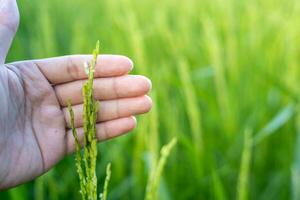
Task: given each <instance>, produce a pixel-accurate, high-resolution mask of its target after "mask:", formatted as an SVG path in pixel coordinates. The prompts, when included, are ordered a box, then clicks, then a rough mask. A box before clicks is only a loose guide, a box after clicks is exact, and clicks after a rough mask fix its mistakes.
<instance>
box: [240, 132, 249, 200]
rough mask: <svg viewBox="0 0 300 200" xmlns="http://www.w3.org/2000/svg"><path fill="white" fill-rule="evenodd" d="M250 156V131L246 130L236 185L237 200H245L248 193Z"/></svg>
mask: <svg viewBox="0 0 300 200" xmlns="http://www.w3.org/2000/svg"><path fill="white" fill-rule="evenodd" d="M251 155H252V131H251V130H249V129H246V131H245V138H244V148H243V153H242V160H241V166H240V172H239V177H238V183H237V200H247V199H248V191H249V173H250V162H251Z"/></svg>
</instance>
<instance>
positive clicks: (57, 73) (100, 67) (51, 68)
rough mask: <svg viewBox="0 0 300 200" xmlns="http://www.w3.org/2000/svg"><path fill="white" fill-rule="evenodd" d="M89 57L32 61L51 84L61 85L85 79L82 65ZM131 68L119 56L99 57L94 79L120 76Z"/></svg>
mask: <svg viewBox="0 0 300 200" xmlns="http://www.w3.org/2000/svg"><path fill="white" fill-rule="evenodd" d="M91 59H92V56H91V55H71V56H63V57H57V58H49V59H42V60H36V61H34V63H35V64H37V66H38V67H39V68H40V70H41V71H42V73H43V74H44V76H45V77H46V78H47V79H48V80H49V82H50V83H52V84H61V83H67V82H71V81H76V80H80V79H85V78H87V76H86V74H85V71H84V63H85V62H89V61H91ZM132 68H133V63H132V61H131V60H130V59H129V58H127V57H125V56H119V55H100V56H98V59H97V64H96V67H95V78H99V77H113V76H121V75H124V74H126V73H128V72H129V71H130V70H132Z"/></svg>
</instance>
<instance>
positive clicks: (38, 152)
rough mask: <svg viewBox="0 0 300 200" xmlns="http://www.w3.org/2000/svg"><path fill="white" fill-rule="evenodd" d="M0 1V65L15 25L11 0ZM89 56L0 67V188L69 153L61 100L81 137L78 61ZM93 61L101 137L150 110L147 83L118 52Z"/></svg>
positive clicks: (21, 180) (70, 147) (82, 76)
mask: <svg viewBox="0 0 300 200" xmlns="http://www.w3.org/2000/svg"><path fill="white" fill-rule="evenodd" d="M2 3H3V4H5V5H4V6H2V7H1V5H0V9H2V12H0V13H1V14H0V36H1V37H0V40H1V42H4V43H3V45H2V48H1V47H0V63H4V59H5V57H6V53H7V51H8V47H9V46H10V42H11V41H12V38H13V36H14V31H12V29H10V28H8V27H15V29H16V24H17V23H14V22H16V21H18V19H14V18H15V17H16V16H18V14H17V7H16V4H15V1H11V0H4V1H2ZM3 9H4V10H3ZM2 13H3V14H6V15H3V16H2ZM4 16H5V19H4ZM6 19H10V20H8V21H7V20H6ZM13 19H14V20H13ZM10 21H11V22H12V23H9V22H10ZM3 22H5V23H3ZM14 24H15V25H14ZM13 29H14V28H13ZM1 58H2V60H1ZM90 58H91V57H90V56H86V55H74V56H64V57H58V58H51V59H43V60H34V61H23V62H16V63H12V64H8V65H4V64H3V66H0V90H1V91H0V92H1V94H2V97H1V98H2V101H0V109H1V110H3V112H2V113H0V130H1V131H0V146H1V149H0V160H1V161H3V162H2V163H3V164H1V165H0V180H1V181H0V189H1V188H2V189H3V188H8V187H12V186H15V185H18V184H21V183H24V182H26V181H29V180H31V179H33V178H35V177H37V176H39V175H40V174H42V173H44V172H46V171H47V170H48V169H49V168H51V167H52V166H54V165H55V164H56V163H57V162H58V161H59V160H61V159H62V158H63V157H64V156H66V155H67V154H68V153H71V152H73V151H74V148H75V147H74V140H73V136H72V134H71V132H70V129H69V118H68V117H69V116H68V112H67V109H66V102H67V100H69V99H71V101H72V103H73V110H74V112H75V126H76V128H77V130H78V134H79V138H82V135H83V131H82V117H81V115H82V97H81V88H82V85H83V83H84V82H85V79H86V75H85V73H84V69H83V66H82V65H83V63H84V62H86V61H89V60H90ZM98 59H99V62H98V64H97V66H96V69H95V70H96V71H95V81H94V89H95V98H96V99H97V100H101V104H100V113H99V115H98V119H97V121H98V124H97V138H98V139H99V140H105V139H109V138H112V137H116V136H118V135H121V134H123V133H126V132H128V131H130V130H132V129H133V128H134V127H135V125H136V121H135V119H134V118H133V117H132V116H133V115H137V114H142V113H145V112H148V111H149V110H150V108H151V105H152V103H151V99H150V98H149V97H147V96H145V95H146V93H147V92H148V91H149V90H150V87H151V83H150V81H149V80H148V79H147V78H145V77H143V76H130V75H127V73H128V72H129V71H130V70H131V69H132V63H131V61H130V60H129V59H128V58H126V57H124V56H114V55H104V56H101V57H99V58H98Z"/></svg>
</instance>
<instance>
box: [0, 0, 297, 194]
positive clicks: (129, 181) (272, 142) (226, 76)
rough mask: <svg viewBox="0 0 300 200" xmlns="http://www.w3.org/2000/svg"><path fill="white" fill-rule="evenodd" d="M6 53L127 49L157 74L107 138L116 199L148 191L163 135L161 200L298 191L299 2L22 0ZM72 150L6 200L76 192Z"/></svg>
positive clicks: (141, 70)
mask: <svg viewBox="0 0 300 200" xmlns="http://www.w3.org/2000/svg"><path fill="white" fill-rule="evenodd" d="M18 3H19V8H20V12H21V24H20V29H19V31H18V33H17V35H16V38H15V41H14V44H13V47H12V49H11V51H10V54H9V57H8V60H9V61H14V60H23V59H33V58H43V57H52V56H60V55H67V54H78V53H90V52H91V50H92V49H93V47H94V45H95V42H96V41H97V40H98V39H99V40H100V41H101V46H102V47H101V49H102V53H110V54H124V55H127V56H129V57H130V58H132V60H134V62H135V69H134V72H133V73H137V74H143V75H146V76H148V77H150V78H151V80H152V82H153V91H152V92H151V96H152V98H153V101H154V107H153V110H152V111H151V113H150V114H148V115H145V116H142V117H139V118H138V122H139V124H138V128H137V129H136V130H135V131H134V132H132V133H130V134H128V135H126V136H122V137H120V138H118V139H115V140H112V141H108V142H103V143H100V145H99V151H100V157H99V161H98V169H97V173H98V176H99V181H98V182H99V188H102V185H103V180H104V176H105V166H106V164H107V163H108V162H112V180H111V183H110V185H109V199H110V200H114V199H125V200H126V199H130V200H140V199H143V197H144V193H145V187H146V184H147V180H148V176H149V173H150V171H151V169H153V166H155V164H156V162H157V158H158V157H159V151H160V148H161V146H163V145H164V144H165V143H167V142H168V141H170V140H171V139H172V138H173V137H177V139H178V144H177V146H176V147H175V149H174V150H173V151H172V153H171V155H170V157H169V159H168V162H167V165H166V168H165V171H164V173H163V177H162V180H161V184H160V187H159V199H161V200H172V199H176V200H177V199H178V200H181V199H182V200H187V199H191V200H192V199H217V200H223V199H240V200H242V199H243V200H244V199H266V200H270V199H294V200H297V199H300V121H299V120H300V118H299V117H300V116H299V113H300V112H299V111H300V110H299V94H300V90H299V88H300V79H299V78H300V24H299V19H300V1H298V0H285V1H282V0H263V1H261V0H248V1H246V0H226V1H223V0H185V1H179V0H160V1H153V0H143V1H140V0H93V1H87V0H43V1H40V0H19V1H18ZM78 190H79V184H78V179H77V174H76V169H75V166H74V157H73V156H69V157H67V158H66V159H64V160H63V161H62V162H60V163H59V164H58V165H57V166H56V167H55V168H54V169H52V170H51V171H49V172H48V173H47V174H45V175H44V176H42V177H40V178H38V179H37V180H35V181H33V182H30V183H28V184H25V185H22V186H20V187H17V188H15V189H12V190H8V191H6V192H2V193H0V199H4V200H6V199H8V200H19V199H24V200H27V199H28V200H29V199H38V200H43V199H45V200H46V199H49V200H56V199H74V200H76V199H80V194H79V193H78Z"/></svg>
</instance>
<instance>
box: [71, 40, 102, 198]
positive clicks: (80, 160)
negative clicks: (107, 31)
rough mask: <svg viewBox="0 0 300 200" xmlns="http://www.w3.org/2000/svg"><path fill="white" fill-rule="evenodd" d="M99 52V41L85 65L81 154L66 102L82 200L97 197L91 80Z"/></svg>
mask: <svg viewBox="0 0 300 200" xmlns="http://www.w3.org/2000/svg"><path fill="white" fill-rule="evenodd" d="M98 54H99V41H98V42H97V45H96V48H95V50H94V51H93V59H92V60H91V62H90V63H89V64H87V65H85V71H86V74H87V76H88V80H87V82H86V83H85V84H84V86H83V89H82V95H83V122H84V123H83V130H84V139H83V153H82V154H81V152H80V149H81V146H80V142H79V139H78V135H77V131H76V129H75V126H74V112H73V110H72V107H71V102H70V101H69V103H68V110H69V113H70V118H71V128H72V133H73V136H74V139H75V145H76V167H77V173H78V176H79V181H80V193H81V195H82V199H83V200H96V199H97V176H96V160H97V154H98V153H97V138H96V120H97V112H98V110H99V103H98V102H97V101H96V100H95V99H94V95H93V82H94V72H95V66H96V63H97V57H98Z"/></svg>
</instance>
